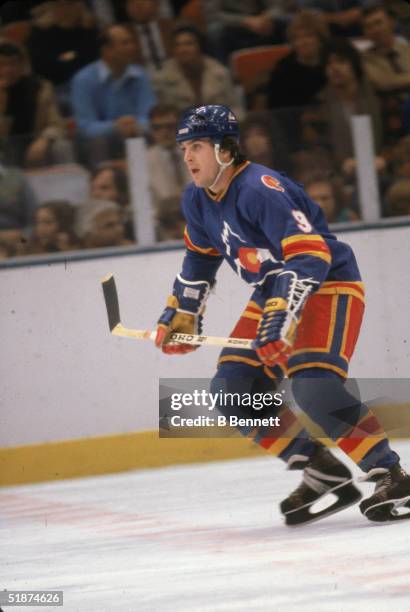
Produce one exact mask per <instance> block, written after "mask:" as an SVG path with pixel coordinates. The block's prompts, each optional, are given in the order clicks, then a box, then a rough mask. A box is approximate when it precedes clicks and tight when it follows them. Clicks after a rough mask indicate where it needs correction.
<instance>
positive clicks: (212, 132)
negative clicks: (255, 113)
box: [176, 104, 239, 144]
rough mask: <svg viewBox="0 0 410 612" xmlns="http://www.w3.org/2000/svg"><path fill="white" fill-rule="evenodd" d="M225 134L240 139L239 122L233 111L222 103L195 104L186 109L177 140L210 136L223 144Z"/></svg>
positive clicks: (213, 140) (179, 125)
mask: <svg viewBox="0 0 410 612" xmlns="http://www.w3.org/2000/svg"><path fill="white" fill-rule="evenodd" d="M224 136H232V137H233V138H236V139H237V140H238V139H239V124H238V120H237V118H236V117H235V115H234V114H233V112H232V111H231V110H230V109H229V108H228V107H227V106H222V105H220V104H207V105H206V106H193V107H191V108H189V109H188V110H187V111H185V113H184V115H183V116H182V119H181V121H180V122H179V124H178V126H177V135H176V140H177V142H183V141H184V140H194V139H197V138H210V139H211V140H212V142H213V143H214V144H221V141H222V139H223V137H224Z"/></svg>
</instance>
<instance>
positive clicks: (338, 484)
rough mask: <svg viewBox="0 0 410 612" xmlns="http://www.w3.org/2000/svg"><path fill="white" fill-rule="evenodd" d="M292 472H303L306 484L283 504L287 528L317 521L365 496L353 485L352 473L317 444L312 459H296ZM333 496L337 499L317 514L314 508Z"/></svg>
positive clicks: (302, 484)
mask: <svg viewBox="0 0 410 612" xmlns="http://www.w3.org/2000/svg"><path fill="white" fill-rule="evenodd" d="M288 467H289V469H291V470H295V469H303V481H302V483H301V484H300V485H299V486H298V488H297V489H296V490H295V491H293V493H291V494H290V495H289V497H287V498H286V499H285V500H283V502H282V503H281V504H280V509H281V512H282V514H283V515H284V516H285V522H286V525H290V526H295V525H302V524H305V523H311V522H313V521H318V520H319V519H322V518H325V517H326V516H330V515H331V514H334V513H335V512H340V511H341V510H343V509H344V508H347V507H349V506H351V505H352V504H355V503H356V502H358V501H359V500H360V499H361V497H362V494H361V493H360V491H359V490H358V489H357V488H356V487H355V486H354V485H353V483H352V474H351V472H350V470H349V469H348V468H347V467H346V466H345V465H344V464H343V463H342V462H341V461H339V460H338V459H336V457H334V456H333V455H332V454H331V453H330V451H329V450H327V449H326V448H325V447H324V446H322V445H318V448H317V451H316V453H315V454H314V455H313V457H303V456H299V455H297V456H294V457H291V458H290V460H289V464H288ZM329 493H332V494H333V495H335V496H336V497H337V500H336V501H335V502H334V503H333V504H331V505H330V506H328V507H327V508H325V509H323V510H320V511H318V512H313V511H312V506H313V505H314V504H315V503H316V502H317V501H319V500H320V499H322V498H323V497H324V496H325V495H327V494H329Z"/></svg>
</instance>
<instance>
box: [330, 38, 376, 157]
mask: <svg viewBox="0 0 410 612" xmlns="http://www.w3.org/2000/svg"><path fill="white" fill-rule="evenodd" d="M326 75H327V86H326V87H325V89H324V90H323V91H322V92H321V93H320V100H321V101H322V107H321V111H322V114H323V118H324V120H325V122H326V125H327V130H328V141H329V143H330V145H331V147H332V151H333V155H334V157H335V160H336V161H337V163H338V164H339V165H341V164H343V163H344V162H345V161H346V160H348V159H350V158H352V157H353V156H354V150H353V138H352V130H351V118H352V117H353V116H354V115H369V116H370V118H371V121H372V127H373V134H374V140H375V147H376V152H377V151H379V149H380V146H381V140H382V123H381V115H380V108H379V104H378V101H377V98H376V96H375V94H374V92H373V89H372V87H371V85H370V84H369V83H368V82H367V80H366V78H365V75H364V71H363V67H362V64H361V58H360V54H359V52H358V51H357V50H356V49H355V48H354V47H353V46H352V45H350V44H349V43H348V42H347V41H344V40H339V41H335V42H333V43H332V45H331V47H330V48H329V49H328V55H327V61H326Z"/></svg>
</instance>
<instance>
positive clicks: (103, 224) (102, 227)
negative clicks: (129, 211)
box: [79, 200, 133, 249]
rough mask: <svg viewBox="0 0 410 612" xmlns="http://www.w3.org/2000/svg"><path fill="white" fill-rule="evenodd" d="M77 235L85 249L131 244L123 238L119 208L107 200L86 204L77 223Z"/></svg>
mask: <svg viewBox="0 0 410 612" xmlns="http://www.w3.org/2000/svg"><path fill="white" fill-rule="evenodd" d="M79 234H80V236H82V238H83V244H84V247H85V248H87V249H95V248H102V247H114V246H128V245H131V244H133V243H132V242H131V241H130V240H127V239H126V238H125V227H124V222H123V219H122V216H121V209H120V207H119V206H118V204H115V203H114V202H110V201H109V200H93V201H92V202H90V203H89V204H88V206H87V208H86V209H85V210H84V211H83V213H82V215H81V218H80V221H79Z"/></svg>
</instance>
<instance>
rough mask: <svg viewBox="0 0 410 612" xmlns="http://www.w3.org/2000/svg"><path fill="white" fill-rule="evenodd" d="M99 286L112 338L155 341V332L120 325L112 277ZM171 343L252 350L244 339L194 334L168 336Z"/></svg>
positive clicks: (105, 279) (107, 276)
mask: <svg viewBox="0 0 410 612" xmlns="http://www.w3.org/2000/svg"><path fill="white" fill-rule="evenodd" d="M101 284H102V288H103V292H104V300H105V306H106V308H107V315H108V325H109V328H110V332H111V333H112V334H113V335H114V336H123V337H125V338H134V339H135V340H155V336H156V335H157V333H156V332H155V331H149V330H143V329H129V328H127V327H124V326H123V325H122V324H121V319H120V305H119V302H118V294H117V288H116V286H115V280H114V276H113V275H112V274H107V275H106V276H104V278H102V279H101ZM170 340H171V341H172V342H179V343H183V344H195V345H197V344H199V345H208V346H227V347H229V346H236V347H238V348H243V349H252V346H251V344H252V340H247V339H246V338H222V337H218V336H197V335H195V334H192V335H191V334H179V333H177V332H175V333H173V334H171V335H170Z"/></svg>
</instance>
